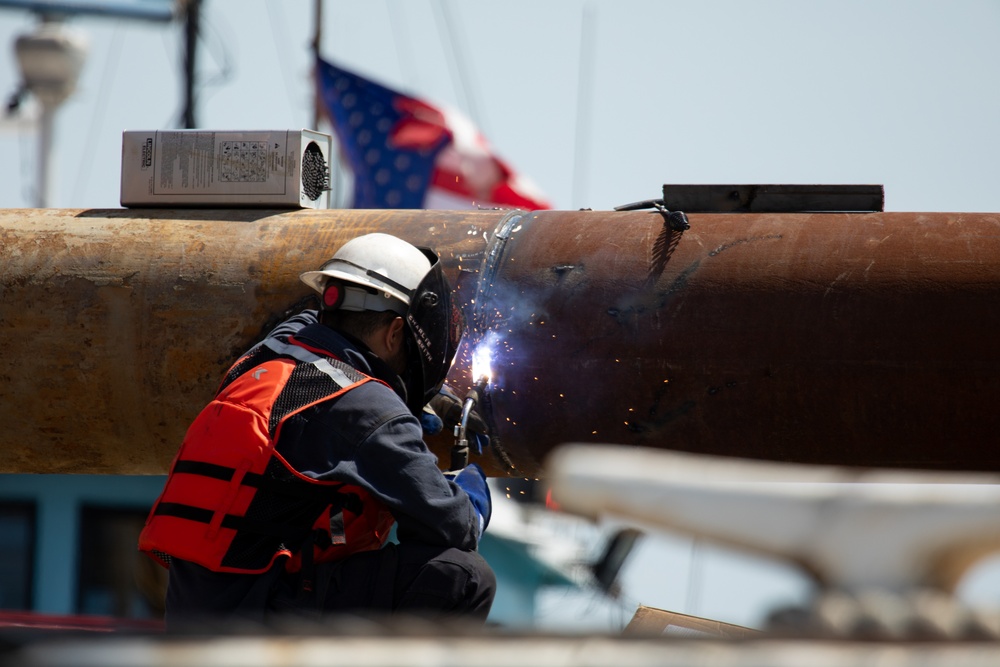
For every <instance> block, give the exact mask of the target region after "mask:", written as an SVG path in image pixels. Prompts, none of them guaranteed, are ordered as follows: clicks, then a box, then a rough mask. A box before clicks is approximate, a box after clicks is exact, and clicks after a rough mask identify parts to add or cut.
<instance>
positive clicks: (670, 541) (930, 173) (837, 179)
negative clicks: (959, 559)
mask: <svg viewBox="0 0 1000 667" xmlns="http://www.w3.org/2000/svg"><path fill="white" fill-rule="evenodd" d="M203 11H204V15H203V29H204V36H203V41H202V42H201V44H200V51H199V68H198V69H199V80H200V85H199V88H198V97H197V100H198V107H197V121H198V126H199V127H203V128H211V129H232V130H238V129H298V128H310V127H312V126H313V106H312V105H313V86H312V81H311V79H310V76H311V58H312V55H311V51H310V43H311V41H312V34H313V29H314V25H313V2H312V0H205V2H204V10H203ZM34 23H35V19H34V18H33V17H32V16H31V15H30V14H28V13H27V12H24V11H22V10H11V9H3V8H0V45H2V46H0V53H2V54H3V55H0V95H3V96H4V99H5V100H6V99H7V98H8V97H9V96H10V95H11V94H12V93H13V92H14V91H15V89H16V88H17V84H18V81H19V76H20V75H19V73H18V69H17V63H16V60H15V58H14V55H13V53H14V52H13V44H14V40H15V38H16V37H17V35H19V34H22V33H24V32H27V31H29V30H31V29H32V27H33V24H34ZM67 27H68V28H71V29H73V30H75V31H77V32H78V33H80V34H81V35H82V36H84V37H85V38H86V40H87V41H88V42H89V50H88V55H87V59H86V63H85V66H84V69H83V72H82V75H81V79H80V82H79V86H78V89H77V91H76V92H75V94H74V95H73V96H72V97H71V98H70V99H69V100H68V101H67V102H66V103H65V104H64V105H63V106H62V107H61V108H60V109H59V111H58V113H57V116H56V142H57V143H56V148H55V153H54V169H55V182H54V187H53V189H52V192H51V196H50V205H51V206H54V207H57V208H117V207H118V206H119V188H120V180H119V179H120V156H121V132H122V131H123V130H126V129H129V130H144V129H171V128H176V127H179V125H180V119H181V99H182V98H181V90H182V76H181V71H182V70H181V54H182V51H183V30H182V27H181V26H180V25H179V24H176V23H175V24H159V23H144V22H140V21H129V20H121V19H106V18H101V19H99V18H83V17H81V18H77V19H74V20H72V21H70V22H69V24H68V26H67ZM998 32H1000V2H996V1H995V0H951V1H949V2H941V1H939V0H936V1H930V0H836V1H833V0H829V1H827V0H816V1H813V2H800V1H795V0H787V1H780V0H761V1H758V2H741V1H736V0H731V1H724V0H703V1H697V2H696V1H692V0H686V1H679V0H678V1H672V0H506V1H505V2H486V1H485V0H466V1H464V2H459V1H458V0H367V1H365V2H347V1H333V0H327V1H326V2H325V4H324V10H323V25H322V39H321V46H322V53H323V55H324V56H325V57H326V58H328V59H330V60H332V61H334V62H336V63H337V64H339V65H342V66H344V67H347V68H350V69H353V70H355V71H357V72H358V73H360V74H362V75H365V76H368V77H371V78H374V79H376V80H377V81H379V82H380V83H383V84H385V85H388V86H391V87H395V88H397V89H399V90H401V91H404V92H407V93H409V94H411V95H414V96H417V97H421V98H423V99H426V100H427V101H429V102H432V103H434V104H437V105H447V106H451V107H454V108H457V109H459V110H461V111H464V112H465V113H466V114H467V115H468V116H469V117H471V118H472V120H473V121H474V122H475V123H476V124H477V125H478V126H479V127H480V129H481V130H482V131H483V133H484V134H485V135H486V137H487V138H488V139H489V140H490V142H491V143H492V145H493V147H494V149H495V151H496V153H497V154H498V155H500V156H501V157H502V158H504V159H505V160H506V161H507V162H508V164H510V165H511V166H512V167H514V168H515V169H516V170H517V171H519V172H520V173H521V174H523V175H525V176H527V177H528V178H530V179H532V180H533V181H534V183H535V184H536V185H537V186H538V187H539V188H540V189H541V190H542V191H543V192H544V193H545V194H546V195H547V197H548V198H549V199H550V200H551V201H552V202H554V205H555V207H556V208H565V209H576V208H593V209H609V208H612V207H614V206H617V205H620V204H625V203H628V202H633V201H637V200H642V199H649V198H654V197H658V196H659V195H660V193H661V187H662V185H663V184H664V183H802V184H811V183H823V184H835V183H847V184H858V183H874V184H882V185H884V186H885V195H886V210H890V211H956V212H957V211H979V212H983V211H1000V187H998V183H997V180H998V176H1000V169H998V166H997V160H998V157H997V156H998V155H1000V122H998V121H1000V85H998V83H1000V82H998V80H997V79H998V74H1000V39H997V37H996V35H997V34H998ZM34 111H37V107H36V106H35V104H34V102H33V100H30V99H29V100H26V101H25V102H24V103H23V104H22V107H21V110H20V114H21V115H20V116H19V118H20V120H18V119H17V118H7V119H4V120H2V121H0V208H18V207H31V206H33V205H34V202H35V201H36V200H35V194H34V193H35V187H36V184H35V181H36V178H35V173H36V171H35V170H36V166H35V165H36V162H37V144H36V132H35V130H34V129H33V127H32V125H31V123H30V119H31V117H32V114H33V112H34ZM319 129H321V130H325V129H328V128H325V127H324V126H320V128H319ZM692 555H695V556H697V558H692ZM624 577H625V579H624V585H625V594H626V600H627V602H628V603H629V604H631V602H642V603H644V604H651V605H653V606H661V607H664V608H672V609H674V610H676V611H687V612H688V613H697V614H702V615H709V616H714V617H716V618H720V619H721V620H728V621H731V622H737V623H747V624H752V623H754V622H757V621H759V619H760V618H761V615H762V614H763V613H764V611H763V610H765V609H766V608H768V607H769V606H771V605H773V604H774V602H775V600H795V599H801V598H802V597H803V596H804V595H805V592H806V591H807V590H808V587H807V585H806V584H805V582H804V580H803V579H802V578H801V577H800V576H798V575H796V574H794V573H792V572H790V571H788V570H787V568H784V567H783V566H778V565H775V564H773V563H769V562H762V561H757V560H754V559H747V558H746V557H744V556H738V555H734V554H731V553H729V552H725V551H721V550H715V549H712V548H709V547H707V546H706V545H694V546H692V544H691V542H690V541H689V540H686V538H679V537H675V536H669V535H656V534H654V535H651V536H650V537H649V538H647V539H646V540H645V541H644V542H642V543H640V548H639V550H638V551H637V552H636V553H635V554H634V556H633V559H632V561H630V562H629V564H628V565H627V570H626V572H625V573H624ZM734 582H735V585H734ZM737 586H738V587H739V588H738V590H739V593H735V592H734V591H735V590H737ZM973 588H975V589H976V590H982V589H983V587H982V586H973ZM651 591H655V592H651ZM560 596H563V597H560ZM640 598H641V599H640ZM546 604H547V605H550V607H551V611H552V613H558V609H560V608H565V607H567V606H572V607H573V609H574V610H575V611H574V613H575V614H577V615H578V616H579V617H580V618H584V617H589V618H594V617H595V616H598V615H600V614H597V613H596V612H595V609H596V606H597V605H598V603H596V602H592V601H587V600H583V601H581V600H579V599H575V600H570V599H567V598H565V594H564V593H556V594H554V597H552V599H551V600H549V601H548V602H547V603H546ZM574 605H575V606H574ZM588 605H592V606H589V607H588ZM626 606H627V605H626ZM632 608H634V605H633V607H632ZM600 613H601V614H603V613H605V611H604V607H602V611H601V612H600ZM607 613H610V614H612V615H613V614H620V613H622V612H621V611H620V610H619V611H614V610H612V611H610V612H607ZM626 620H627V619H626Z"/></svg>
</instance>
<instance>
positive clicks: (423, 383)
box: [404, 248, 465, 414]
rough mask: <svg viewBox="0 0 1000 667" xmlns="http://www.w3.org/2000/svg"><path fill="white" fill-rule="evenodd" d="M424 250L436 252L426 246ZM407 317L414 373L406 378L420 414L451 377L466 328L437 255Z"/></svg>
mask: <svg viewBox="0 0 1000 667" xmlns="http://www.w3.org/2000/svg"><path fill="white" fill-rule="evenodd" d="M421 250H422V251H424V252H425V253H427V252H431V253H432V252H433V251H430V250H429V249H426V248H421ZM405 319H406V326H407V328H408V329H409V332H410V340H409V342H410V344H411V346H412V349H411V354H410V370H409V374H410V376H411V377H408V378H404V380H406V381H407V392H408V394H409V401H408V402H409V407H410V410H412V411H413V413H414V414H420V410H422V409H423V406H424V405H426V404H427V403H428V402H429V401H430V400H431V399H432V398H434V395H435V394H437V392H438V390H439V389H440V387H441V384H442V383H443V382H444V379H445V377H447V375H448V371H449V370H450V369H451V364H452V362H453V361H454V360H455V353H456V352H457V351H458V344H459V341H461V339H462V334H463V333H464V331H465V319H464V318H463V317H462V313H461V311H460V310H459V309H458V308H457V307H456V306H455V304H454V303H453V302H452V299H451V287H450V286H449V285H448V279H447V278H446V277H445V275H444V271H442V269H441V261H440V260H439V259H438V258H437V255H434V259H433V260H432V263H431V269H430V271H428V272H427V275H425V276H424V278H423V280H421V281H420V284H419V285H417V288H416V289H415V290H414V291H413V296H412V297H411V299H410V307H409V309H408V310H407V311H406V317H405ZM418 373H419V377H418V376H417V374H418ZM415 394H416V395H415ZM418 396H419V398H418Z"/></svg>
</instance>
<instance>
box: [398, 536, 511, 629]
mask: <svg viewBox="0 0 1000 667" xmlns="http://www.w3.org/2000/svg"><path fill="white" fill-rule="evenodd" d="M401 551H402V553H401V558H400V567H399V570H398V573H397V579H396V591H397V596H396V604H395V608H396V611H398V612H417V611H420V612H422V613H426V612H431V613H439V614H442V615H458V614H463V615H469V616H473V617H477V618H481V619H485V618H486V616H487V615H488V614H489V611H490V607H491V606H492V604H493V598H494V596H495V595H496V575H495V574H494V573H493V570H492V569H491V568H490V566H489V564H487V562H486V561H485V560H484V559H483V557H482V556H480V555H479V554H478V553H477V552H475V551H462V550H459V549H445V550H444V551H440V552H439V553H436V554H434V555H431V554H428V553H427V549H426V548H422V547H417V548H414V549H407V548H405V547H404V548H403V549H402V550H401ZM427 556H430V557H427Z"/></svg>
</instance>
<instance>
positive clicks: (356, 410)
mask: <svg viewBox="0 0 1000 667" xmlns="http://www.w3.org/2000/svg"><path fill="white" fill-rule="evenodd" d="M330 409H331V411H333V412H339V413H342V414H343V413H353V414H354V415H355V417H356V418H359V419H368V420H377V421H389V420H392V419H397V418H401V417H410V418H413V419H415V418H414V417H413V415H412V413H411V412H410V409H409V408H407V407H406V403H404V402H403V399H402V398H400V396H399V394H397V393H396V392H395V390H393V389H392V387H390V386H388V385H387V384H385V383H384V382H382V381H380V380H378V379H377V378H373V377H368V379H367V381H365V382H362V383H360V384H357V385H355V386H354V387H352V388H351V389H350V390H349V391H346V392H344V393H343V394H341V395H339V396H337V397H335V399H334V400H333V401H331V402H330Z"/></svg>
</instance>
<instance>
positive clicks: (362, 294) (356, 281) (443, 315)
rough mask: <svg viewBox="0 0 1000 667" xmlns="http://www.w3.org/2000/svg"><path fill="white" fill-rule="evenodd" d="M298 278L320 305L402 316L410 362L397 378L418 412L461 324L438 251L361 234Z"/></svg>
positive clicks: (443, 371) (450, 356) (442, 372)
mask: <svg viewBox="0 0 1000 667" xmlns="http://www.w3.org/2000/svg"><path fill="white" fill-rule="evenodd" d="M300 279H301V280H302V282H304V283H305V284H307V285H309V286H310V287H312V288H313V289H314V290H316V291H317V292H319V294H320V295H321V304H322V305H321V307H322V308H323V309H324V310H335V309H341V310H351V311H362V310H371V311H386V310H391V311H393V312H395V313H397V314H398V315H400V316H401V317H403V319H404V321H405V322H406V331H407V337H406V352H407V356H408V361H409V363H408V364H407V371H406V372H405V373H404V375H403V378H402V379H403V381H404V382H405V383H406V391H407V405H408V407H409V408H410V409H411V410H412V411H413V413H414V414H419V413H420V411H421V410H422V409H423V406H424V405H425V404H426V403H427V401H429V400H430V399H431V398H433V396H434V394H436V393H437V390H438V388H439V387H440V385H441V383H442V382H444V378H445V376H446V375H447V374H448V370H449V369H450V368H451V364H452V362H453V361H454V359H455V352H456V351H457V349H458V342H459V340H460V339H461V337H462V333H463V331H464V329H465V322H464V320H463V318H462V315H461V313H460V312H459V310H458V309H457V308H456V307H455V306H454V304H453V303H452V300H451V287H450V286H449V285H448V280H447V278H445V275H444V272H443V271H442V269H441V261H440V259H439V258H438V255H437V253H435V252H434V251H433V250H431V249H430V248H418V247H416V246H413V245H411V244H409V243H407V242H406V241H403V240H402V239H400V238H397V237H395V236H392V235H390V234H381V233H374V234H365V235H363V236H359V237H357V238H354V239H351V240H350V241H348V242H347V243H345V244H344V245H343V246H341V248H340V249H339V250H338V251H337V252H336V253H335V254H334V256H333V257H332V258H331V259H330V260H329V261H327V262H326V263H325V264H324V265H323V266H322V268H320V269H319V270H317V271H307V272H305V273H303V274H302V275H301V276H300Z"/></svg>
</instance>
